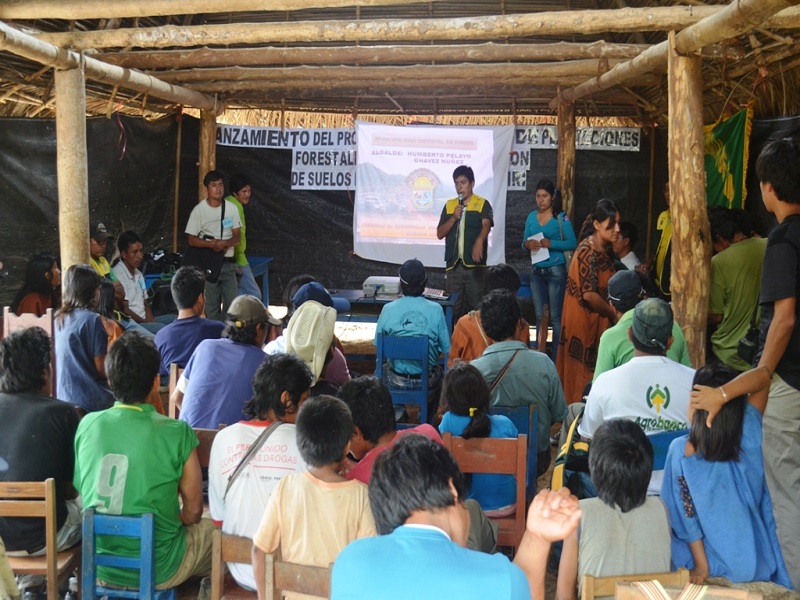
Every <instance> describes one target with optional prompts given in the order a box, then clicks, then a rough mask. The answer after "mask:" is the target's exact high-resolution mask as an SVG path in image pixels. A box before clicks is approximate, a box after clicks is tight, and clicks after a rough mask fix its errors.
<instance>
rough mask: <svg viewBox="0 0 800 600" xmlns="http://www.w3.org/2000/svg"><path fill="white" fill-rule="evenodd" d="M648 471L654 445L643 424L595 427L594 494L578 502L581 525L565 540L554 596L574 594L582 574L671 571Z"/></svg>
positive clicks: (665, 528) (664, 522)
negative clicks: (649, 487)
mask: <svg viewBox="0 0 800 600" xmlns="http://www.w3.org/2000/svg"><path fill="white" fill-rule="evenodd" d="M652 470H653V446H652V445H651V444H650V440H648V439H647V436H646V435H645V434H644V431H642V428H641V427H639V426H638V425H636V424H635V423H633V422H632V421H629V420H627V419H610V420H608V421H606V422H605V423H604V424H603V425H601V426H600V427H599V428H598V429H597V432H596V433H595V436H594V439H593V440H592V448H591V451H590V452H589V472H590V474H591V476H592V481H593V482H594V484H595V486H597V492H598V497H597V498H588V499H585V500H581V501H580V507H581V510H582V511H583V516H582V517H581V522H580V526H579V527H578V529H577V530H576V531H574V532H573V533H572V534H571V535H570V536H569V537H567V539H566V540H564V546H563V549H562V551H561V562H560V564H559V568H558V586H557V589H556V600H570V599H575V598H577V597H578V595H579V594H580V593H581V590H580V589H579V585H580V582H581V581H582V579H583V576H584V575H585V574H588V575H593V576H595V577H604V576H607V575H628V574H630V575H634V574H638V573H660V572H663V571H669V570H670V533H669V520H668V518H667V511H666V508H665V507H664V504H663V503H662V502H661V500H660V499H659V498H655V497H648V496H647V484H648V482H649V481H650V472H651V471H652Z"/></svg>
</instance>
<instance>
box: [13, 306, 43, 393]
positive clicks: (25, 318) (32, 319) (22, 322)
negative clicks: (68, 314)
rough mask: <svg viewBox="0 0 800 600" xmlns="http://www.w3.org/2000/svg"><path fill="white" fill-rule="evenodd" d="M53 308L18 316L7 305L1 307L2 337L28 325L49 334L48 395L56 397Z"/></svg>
mask: <svg viewBox="0 0 800 600" xmlns="http://www.w3.org/2000/svg"><path fill="white" fill-rule="evenodd" d="M53 319H54V317H53V309H52V308H48V309H47V311H45V313H44V314H43V315H42V316H41V317H37V316H36V315H34V314H33V313H23V314H21V315H19V316H17V315H16V314H14V313H13V312H11V308H10V307H8V306H5V307H3V337H4V338H5V337H6V336H8V335H9V334H10V333H14V332H15V331H19V330H20V329H27V328H28V327H41V328H42V329H44V330H45V331H46V332H47V335H49V336H50V375H51V377H50V380H51V384H50V395H51V396H52V397H53V398H55V397H56V337H55V325H54V322H53Z"/></svg>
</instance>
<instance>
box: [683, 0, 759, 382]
mask: <svg viewBox="0 0 800 600" xmlns="http://www.w3.org/2000/svg"><path fill="white" fill-rule="evenodd" d="M761 1H762V2H763V1H765V0H761ZM676 42H677V36H676V35H675V34H673V33H670V39H669V41H668V44H669V50H670V51H669V54H668V75H667V79H668V88H669V138H668V143H667V148H668V153H669V154H668V156H669V189H670V194H669V196H670V201H669V213H670V218H671V220H672V276H671V277H670V291H671V295H672V308H673V310H674V312H675V320H676V321H677V322H678V324H679V325H680V326H681V329H682V330H683V332H684V334H685V335H686V346H687V348H688V349H689V356H690V358H691V360H692V365H693V366H694V367H695V368H697V367H699V366H701V365H703V364H705V336H706V319H707V317H708V290H709V286H708V281H709V279H710V277H711V233H710V229H709V224H708V214H707V212H706V187H705V177H706V173H705V165H704V162H703V161H704V156H703V153H704V148H703V92H702V85H703V75H702V71H701V67H702V63H701V59H700V56H699V55H697V54H693V55H688V56H687V55H681V54H679V53H678V50H677V47H676V45H677V44H676Z"/></svg>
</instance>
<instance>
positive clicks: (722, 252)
mask: <svg viewBox="0 0 800 600" xmlns="http://www.w3.org/2000/svg"><path fill="white" fill-rule="evenodd" d="M708 213H709V214H708V217H709V222H710V224H711V241H712V243H713V244H714V251H715V252H716V254H715V255H714V256H713V257H712V258H711V288H710V291H709V298H708V324H709V325H710V326H712V327H715V329H714V332H713V333H712V334H711V351H712V352H713V353H714V356H716V357H717V358H718V359H719V360H720V361H721V362H723V363H725V364H726V365H728V366H730V367H733V368H734V369H736V370H737V371H746V370H747V369H749V368H751V367H752V365H750V364H748V363H747V362H746V361H744V360H742V359H741V358H740V357H739V355H738V353H737V348H738V346H739V340H740V339H742V338H743V337H744V335H745V334H746V333H747V330H748V328H749V327H750V324H751V323H752V322H753V321H754V318H755V316H756V315H754V313H755V311H756V305H757V304H758V293H759V291H760V290H761V265H762V263H763V262H764V252H765V251H766V249H767V240H766V239H764V238H759V237H748V234H749V232H747V231H744V228H743V227H742V224H741V222H740V219H739V218H738V214H737V212H736V211H733V210H731V209H728V208H724V207H717V208H713V209H711V210H709V211H708Z"/></svg>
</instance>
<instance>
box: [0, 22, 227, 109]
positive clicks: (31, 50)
mask: <svg viewBox="0 0 800 600" xmlns="http://www.w3.org/2000/svg"><path fill="white" fill-rule="evenodd" d="M0 50H7V51H8V52H11V53H12V54H16V55H18V56H23V57H25V58H27V59H29V60H33V61H36V62H38V63H41V64H43V65H50V66H52V67H55V68H56V69H81V70H82V71H83V72H84V74H85V77H87V78H89V79H93V80H95V81H102V82H105V83H109V84H112V85H120V86H123V87H125V88H127V89H132V90H136V91H138V92H145V93H147V94H149V95H151V96H153V97H155V98H160V99H162V100H167V101H170V102H174V103H176V104H182V105H184V106H192V107H195V108H200V109H205V110H219V109H221V107H220V106H218V105H217V103H216V101H215V99H214V98H213V97H211V96H206V95H205V94H201V93H199V92H195V91H193V90H187V89H184V88H180V87H176V86H174V85H170V84H168V83H164V82H163V81H160V80H158V79H156V78H155V77H152V76H151V75H146V74H144V73H142V72H140V71H134V70H131V69H125V68H123V67H117V66H114V65H109V64H106V63H104V62H102V61H99V60H97V59H95V58H91V57H88V56H83V55H81V54H79V53H77V52H73V51H71V50H64V49H62V48H58V47H56V46H53V45H52V44H49V43H47V42H44V41H42V40H39V39H37V38H35V37H33V36H30V35H27V34H25V33H22V32H21V31H18V30H16V29H14V28H12V27H9V26H8V25H7V24H5V23H3V22H2V21H0Z"/></svg>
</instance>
